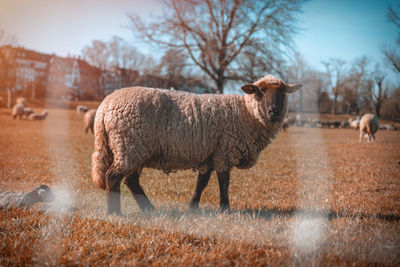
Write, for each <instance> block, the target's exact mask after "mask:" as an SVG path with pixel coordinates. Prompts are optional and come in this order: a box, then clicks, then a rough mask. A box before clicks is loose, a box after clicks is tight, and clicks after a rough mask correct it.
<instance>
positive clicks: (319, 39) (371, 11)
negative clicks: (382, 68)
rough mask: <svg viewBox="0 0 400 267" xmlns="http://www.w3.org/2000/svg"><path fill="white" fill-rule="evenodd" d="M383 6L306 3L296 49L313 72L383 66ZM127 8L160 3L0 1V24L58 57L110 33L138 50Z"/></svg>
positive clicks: (391, 36)
mask: <svg viewBox="0 0 400 267" xmlns="http://www.w3.org/2000/svg"><path fill="white" fill-rule="evenodd" d="M388 5H391V6H392V7H394V8H395V9H396V10H400V4H399V3H398V1H397V0H312V1H309V2H307V3H306V4H305V5H304V6H303V13H301V14H299V15H298V26H299V27H300V28H301V30H300V32H299V34H298V35H297V36H296V37H295V38H294V39H295V44H296V47H297V50H298V51H299V52H300V53H301V54H302V55H303V58H304V59H305V60H306V62H308V63H309V64H310V65H311V66H313V67H314V68H315V69H318V70H324V67H323V65H322V64H321V61H326V60H328V59H329V58H333V57H338V58H341V59H343V60H345V61H347V62H352V61H354V60H355V59H356V58H357V57H361V56H363V55H366V56H368V57H370V58H371V60H372V61H373V62H378V63H380V64H381V65H384V64H383V63H382V59H383V57H382V53H381V48H382V46H383V45H384V44H392V45H393V44H395V42H396V38H397V36H398V29H396V27H395V26H394V25H393V24H391V23H390V22H389V21H388V19H387V15H386V13H387V7H388ZM129 12H136V13H138V14H141V15H143V16H148V17H152V16H156V14H157V13H159V12H161V7H160V5H159V4H158V1H157V0H0V28H2V29H4V30H5V31H6V32H7V33H8V34H9V35H14V36H15V37H16V39H17V42H18V44H19V45H22V46H24V47H26V48H28V49H32V50H37V51H40V52H44V53H55V54H57V55H60V56H67V55H79V54H81V51H82V48H83V47H85V46H86V45H89V44H90V43H91V41H92V40H95V39H98V40H104V41H107V40H110V39H111V37H112V36H114V35H116V36H119V37H122V38H123V39H125V40H127V41H129V42H131V43H132V44H133V45H135V46H139V49H140V47H141V46H143V44H142V43H138V42H137V40H135V39H134V35H133V32H132V31H131V30H130V29H129V28H128V27H127V26H128V25H129V19H128V17H127V13H129ZM144 50H145V51H149V50H146V48H144Z"/></svg>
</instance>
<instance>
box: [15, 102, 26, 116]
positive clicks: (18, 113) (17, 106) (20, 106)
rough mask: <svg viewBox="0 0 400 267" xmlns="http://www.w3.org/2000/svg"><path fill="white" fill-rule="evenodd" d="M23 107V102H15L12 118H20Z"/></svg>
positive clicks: (22, 113)
mask: <svg viewBox="0 0 400 267" xmlns="http://www.w3.org/2000/svg"><path fill="white" fill-rule="evenodd" d="M24 108H25V106H24V105H23V104H15V105H14V107H13V112H12V117H13V119H15V118H16V117H19V119H22V116H23V115H24Z"/></svg>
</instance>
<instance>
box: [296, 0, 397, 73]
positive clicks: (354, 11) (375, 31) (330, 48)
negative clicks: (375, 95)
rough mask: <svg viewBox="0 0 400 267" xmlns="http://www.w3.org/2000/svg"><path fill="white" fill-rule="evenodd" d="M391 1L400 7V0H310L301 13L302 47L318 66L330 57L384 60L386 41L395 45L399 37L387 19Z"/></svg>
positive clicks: (299, 45)
mask: <svg viewBox="0 0 400 267" xmlns="http://www.w3.org/2000/svg"><path fill="white" fill-rule="evenodd" d="M389 4H390V5H391V6H392V7H394V8H396V7H400V6H399V3H398V2H397V1H384V0H383V1H378V0H364V1H362V0H353V1H346V0H336V1H324V0H314V1H310V2H309V3H308V4H306V5H305V6H304V12H303V14H301V15H300V16H299V20H300V24H299V26H300V27H301V28H302V29H303V30H302V31H301V33H300V34H299V36H298V37H297V38H296V44H297V47H298V50H299V51H300V52H301V54H303V56H304V58H305V59H306V60H307V61H308V62H309V63H310V64H311V65H313V66H314V67H316V68H318V69H322V68H323V66H322V64H321V63H320V62H321V61H323V60H328V59H329V58H330V57H339V58H342V59H344V60H346V61H348V62H349V61H350V62H351V61H353V60H354V59H355V58H357V57H360V56H362V55H367V56H368V57H370V58H371V59H372V60H374V61H376V62H381V60H382V53H381V50H380V49H381V47H382V46H383V44H384V43H387V44H394V43H395V42H396V38H397V37H398V29H396V27H395V26H394V25H393V24H391V23H390V22H389V21H388V19H387V15H386V13H387V7H388V5H389ZM398 10H400V8H398Z"/></svg>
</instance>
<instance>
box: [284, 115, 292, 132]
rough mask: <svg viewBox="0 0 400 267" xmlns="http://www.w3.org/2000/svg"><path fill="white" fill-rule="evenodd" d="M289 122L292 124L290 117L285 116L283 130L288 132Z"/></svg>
mask: <svg viewBox="0 0 400 267" xmlns="http://www.w3.org/2000/svg"><path fill="white" fill-rule="evenodd" d="M289 124H290V118H285V119H284V120H283V124H282V130H283V131H284V132H286V131H287V129H288V128H289Z"/></svg>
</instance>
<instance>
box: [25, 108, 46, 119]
mask: <svg viewBox="0 0 400 267" xmlns="http://www.w3.org/2000/svg"><path fill="white" fill-rule="evenodd" d="M47 114H48V112H47V111H46V110H44V111H43V112H42V114H39V113H32V114H30V115H29V117H28V119H30V120H31V121H33V120H44V119H46V117H47Z"/></svg>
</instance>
